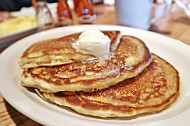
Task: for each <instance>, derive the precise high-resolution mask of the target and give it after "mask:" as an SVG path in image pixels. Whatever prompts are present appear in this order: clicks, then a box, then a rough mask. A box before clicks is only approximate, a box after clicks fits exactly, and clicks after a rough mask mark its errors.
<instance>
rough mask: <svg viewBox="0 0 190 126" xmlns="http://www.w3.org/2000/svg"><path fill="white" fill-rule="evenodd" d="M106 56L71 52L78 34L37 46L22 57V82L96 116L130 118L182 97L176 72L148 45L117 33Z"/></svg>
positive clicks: (110, 33)
mask: <svg viewBox="0 0 190 126" xmlns="http://www.w3.org/2000/svg"><path fill="white" fill-rule="evenodd" d="M103 33H104V34H105V35H107V36H108V37H109V38H110V39H111V46H110V51H111V53H110V54H109V55H107V56H102V57H94V56H93V55H89V54H82V53H80V52H77V51H76V50H75V49H74V48H73V43H75V42H76V41H77V40H78V37H79V35H80V33H77V34H72V35H69V36H64V37H62V38H58V39H52V40H45V41H41V42H37V43H35V44H33V45H32V46H30V47H29V48H28V49H27V50H26V51H25V52H24V53H23V55H22V56H21V57H20V60H19V64H20V67H21V68H23V73H22V75H21V84H22V85H23V86H25V87H32V88H34V89H35V91H36V92H37V93H38V94H39V96H40V97H42V98H43V99H45V100H47V101H49V102H51V103H55V104H57V105H61V106H62V105H63V106H66V107H70V108H71V109H73V110H75V111H77V112H79V113H81V114H86V115H92V116H98V117H131V116H136V115H140V114H145V113H155V112H159V111H161V110H164V109H165V108H166V107H168V106H169V105H170V104H172V103H173V102H174V101H175V100H176V98H177V97H178V94H179V76H178V72H177V70H176V69H175V68H174V67H173V66H172V65H170V64H169V63H168V62H166V61H165V60H163V59H162V58H160V57H158V56H157V55H155V54H152V53H151V52H150V51H149V49H148V48H147V47H146V45H145V43H144V42H142V41H141V40H139V39H138V38H135V37H132V36H126V35H125V36H121V33H120V32H119V31H103Z"/></svg>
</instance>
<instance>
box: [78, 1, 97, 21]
mask: <svg viewBox="0 0 190 126" xmlns="http://www.w3.org/2000/svg"><path fill="white" fill-rule="evenodd" d="M93 6H94V3H93V0H80V2H79V5H78V7H77V15H78V19H79V22H80V23H82V24H89V23H92V22H93V21H94V20H95V18H96V15H95V14H94V12H93Z"/></svg>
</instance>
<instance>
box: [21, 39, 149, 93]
mask: <svg viewBox="0 0 190 126" xmlns="http://www.w3.org/2000/svg"><path fill="white" fill-rule="evenodd" d="M151 60H152V56H151V53H150V51H149V50H148V48H147V47H146V45H145V44H144V43H143V42H142V41H141V40H139V39H137V38H135V37H132V36H122V38H121V40H120V43H119V45H118V47H117V49H116V50H115V51H114V52H112V53H111V54H110V55H109V56H107V57H100V58H95V59H91V60H86V61H78V62H73V63H70V64H66V65H60V66H53V67H50V66H48V67H38V68H30V69H27V70H25V71H24V72H23V74H22V76H21V82H22V85H24V86H26V87H33V88H38V89H40V90H41V91H43V92H58V91H91V90H93V89H104V88H107V87H109V86H112V85H115V84H117V83H118V82H121V81H123V80H125V79H128V78H131V77H134V76H136V75H138V74H139V73H141V72H142V71H143V70H144V68H146V67H147V66H148V65H149V64H150V62H151Z"/></svg>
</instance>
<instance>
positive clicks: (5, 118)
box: [0, 4, 190, 126]
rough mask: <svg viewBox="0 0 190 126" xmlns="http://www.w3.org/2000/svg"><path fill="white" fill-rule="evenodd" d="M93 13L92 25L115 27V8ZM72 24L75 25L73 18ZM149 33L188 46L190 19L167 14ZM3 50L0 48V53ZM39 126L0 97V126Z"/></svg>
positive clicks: (180, 14)
mask: <svg viewBox="0 0 190 126" xmlns="http://www.w3.org/2000/svg"><path fill="white" fill-rule="evenodd" d="M94 9H95V13H96V14H97V18H96V20H95V22H94V24H111V25H116V15H115V7H114V6H111V5H103V4H101V5H96V6H95V8H94ZM74 24H77V22H76V18H74ZM151 31H154V32H157V33H160V34H163V35H165V36H168V37H171V38H174V39H178V40H180V41H182V42H184V43H186V44H187V45H190V19H188V18H187V17H185V15H184V14H183V12H182V11H175V12H171V11H170V12H169V13H168V15H166V17H164V18H163V19H161V20H160V21H157V22H156V23H154V24H153V25H152V26H151ZM4 49H5V48H1V49H0V52H2V51H3V50H4ZM7 125H11V126H15V125H18V126H40V124H38V123H37V122H35V121H33V120H31V119H29V118H28V117H26V116H24V115H23V114H21V113H20V112H18V111H17V110H16V109H14V108H13V107H12V106H11V105H10V104H9V103H8V102H6V100H5V99H4V98H3V96H2V95H0V126H7Z"/></svg>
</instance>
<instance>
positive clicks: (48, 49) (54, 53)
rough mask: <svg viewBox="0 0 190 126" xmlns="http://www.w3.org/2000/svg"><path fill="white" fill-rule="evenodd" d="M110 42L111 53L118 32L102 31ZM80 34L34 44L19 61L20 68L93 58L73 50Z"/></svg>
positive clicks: (118, 35)
mask: <svg viewBox="0 0 190 126" xmlns="http://www.w3.org/2000/svg"><path fill="white" fill-rule="evenodd" d="M103 33H104V34H105V35H107V36H108V37H109V38H110V40H111V51H113V50H115V49H116V47H117V45H118V43H119V39H120V37H121V33H120V31H103ZM79 35H80V33H76V34H72V35H68V36H64V37H62V38H57V39H51V40H44V41H41V42H37V43H34V44H33V45H31V46H30V47H29V48H28V49H27V50H26V51H24V53H23V55H22V56H21V57H20V59H19V65H20V67H21V68H32V67H38V66H54V65H62V64H68V63H72V62H75V61H81V60H85V59H88V58H92V57H94V56H92V55H89V54H82V53H80V52H77V51H76V50H75V49H74V48H73V45H72V44H73V43H74V42H76V41H77V39H78V37H79Z"/></svg>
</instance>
